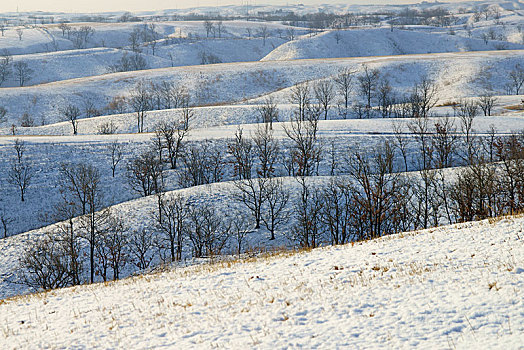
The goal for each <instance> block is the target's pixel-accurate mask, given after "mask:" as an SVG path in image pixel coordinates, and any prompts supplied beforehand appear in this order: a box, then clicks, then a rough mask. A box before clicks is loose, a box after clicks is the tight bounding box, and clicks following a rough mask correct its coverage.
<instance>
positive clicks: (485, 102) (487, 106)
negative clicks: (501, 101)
mask: <svg viewBox="0 0 524 350" xmlns="http://www.w3.org/2000/svg"><path fill="white" fill-rule="evenodd" d="M495 103H497V98H496V97H494V96H493V95H492V94H491V93H485V94H483V95H482V96H480V97H479V98H478V101H477V105H478V106H479V107H480V109H481V110H482V112H483V113H484V116H490V115H491V110H492V109H493V107H494V106H495Z"/></svg>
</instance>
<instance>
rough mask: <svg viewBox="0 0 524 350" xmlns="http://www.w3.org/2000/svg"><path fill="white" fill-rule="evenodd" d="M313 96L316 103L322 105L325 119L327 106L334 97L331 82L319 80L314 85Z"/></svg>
mask: <svg viewBox="0 0 524 350" xmlns="http://www.w3.org/2000/svg"><path fill="white" fill-rule="evenodd" d="M314 90H315V97H316V98H317V101H318V103H319V104H320V105H321V106H322V109H323V110H324V120H327V117H328V112H329V107H330V105H331V102H332V101H333V99H334V98H335V90H334V88H333V84H331V82H329V81H327V80H326V81H321V82H319V83H317V84H316V85H315V87H314Z"/></svg>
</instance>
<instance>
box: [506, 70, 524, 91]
mask: <svg viewBox="0 0 524 350" xmlns="http://www.w3.org/2000/svg"><path fill="white" fill-rule="evenodd" d="M508 86H510V87H511V88H512V89H513V92H514V94H515V95H520V92H521V89H522V86H524V68H523V67H522V66H521V65H520V64H518V63H517V64H516V65H515V68H514V69H513V70H511V71H510V72H509V83H508Z"/></svg>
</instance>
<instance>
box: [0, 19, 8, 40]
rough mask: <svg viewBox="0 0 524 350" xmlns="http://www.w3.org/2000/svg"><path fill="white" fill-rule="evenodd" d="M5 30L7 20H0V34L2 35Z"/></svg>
mask: <svg viewBox="0 0 524 350" xmlns="http://www.w3.org/2000/svg"><path fill="white" fill-rule="evenodd" d="M6 30H7V22H6V21H1V22H0V32H1V33H2V36H4V33H5V31H6Z"/></svg>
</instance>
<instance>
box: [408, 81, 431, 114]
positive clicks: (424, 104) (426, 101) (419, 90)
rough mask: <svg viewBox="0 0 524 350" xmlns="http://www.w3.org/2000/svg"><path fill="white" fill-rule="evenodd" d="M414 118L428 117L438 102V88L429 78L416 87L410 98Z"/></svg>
mask: <svg viewBox="0 0 524 350" xmlns="http://www.w3.org/2000/svg"><path fill="white" fill-rule="evenodd" d="M409 100H410V104H411V108H412V116H413V117H422V118H425V117H428V116H429V112H430V111H431V109H432V108H433V107H435V105H436V104H437V102H438V98H437V86H436V85H435V83H434V82H433V81H432V80H430V79H429V78H427V77H423V78H422V79H421V81H420V82H419V83H418V84H416V85H415V87H414V88H413V91H412V93H411V96H410V99H409Z"/></svg>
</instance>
